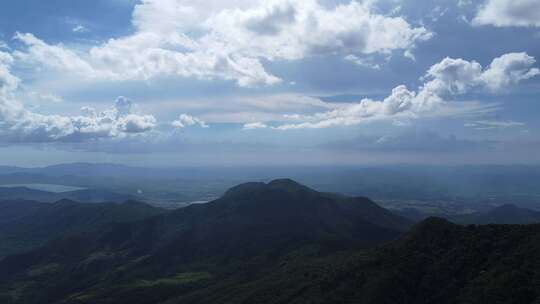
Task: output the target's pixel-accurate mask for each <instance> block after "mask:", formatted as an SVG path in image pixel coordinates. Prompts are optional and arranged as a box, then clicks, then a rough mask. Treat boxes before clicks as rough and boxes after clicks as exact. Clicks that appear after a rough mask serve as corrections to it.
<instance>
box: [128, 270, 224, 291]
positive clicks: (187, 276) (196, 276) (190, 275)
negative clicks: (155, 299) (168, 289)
mask: <svg viewBox="0 0 540 304" xmlns="http://www.w3.org/2000/svg"><path fill="white" fill-rule="evenodd" d="M212 278H213V276H212V275H211V274H210V273H208V272H184V273H179V274H177V275H175V276H174V277H168V278H160V279H156V280H139V281H137V282H136V283H135V284H134V287H135V288H139V287H154V286H158V285H172V286H174V285H184V284H189V283H195V282H198V281H201V280H209V279H212Z"/></svg>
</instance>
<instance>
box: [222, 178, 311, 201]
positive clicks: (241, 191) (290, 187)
mask: <svg viewBox="0 0 540 304" xmlns="http://www.w3.org/2000/svg"><path fill="white" fill-rule="evenodd" d="M268 190H284V191H287V192H295V193H297V192H301V191H306V192H315V190H312V189H310V188H308V187H306V186H304V185H302V184H300V183H298V182H296V181H294V180H292V179H288V178H282V179H275V180H273V181H271V182H269V183H267V184H265V183H263V182H249V183H244V184H240V185H238V186H234V187H232V188H230V189H229V190H228V191H227V192H225V195H224V197H232V196H244V195H250V194H252V193H254V192H258V191H268Z"/></svg>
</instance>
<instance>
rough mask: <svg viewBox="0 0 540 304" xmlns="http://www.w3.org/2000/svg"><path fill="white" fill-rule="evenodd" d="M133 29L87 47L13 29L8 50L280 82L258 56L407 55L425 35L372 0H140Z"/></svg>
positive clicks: (137, 69) (28, 56) (87, 71)
mask: <svg viewBox="0 0 540 304" xmlns="http://www.w3.org/2000/svg"><path fill="white" fill-rule="evenodd" d="M132 22H133V24H134V26H135V28H136V31H135V32H134V33H133V34H131V35H128V36H124V37H120V38H116V39H110V40H109V41H107V42H105V43H103V44H100V45H95V46H93V47H91V48H90V49H89V50H76V49H71V48H69V47H67V46H64V45H61V44H59V45H51V44H48V43H46V42H44V41H43V40H41V39H39V38H37V37H35V36H34V35H32V34H21V33H18V34H17V35H16V36H15V38H16V39H17V40H18V41H19V42H21V43H22V45H23V46H24V47H23V48H21V49H19V50H18V51H17V52H16V53H15V55H16V57H17V58H18V59H20V60H23V61H25V62H29V63H32V64H40V65H43V66H45V67H48V68H51V69H55V70H61V71H64V72H71V73H75V74H77V75H79V76H83V77H87V78H98V79H113V80H133V79H143V80H144V79H151V78H156V77H170V76H179V77H191V78H198V79H225V80H232V81H235V82H236V83H237V84H238V85H239V86H243V87H251V86H258V85H272V84H276V83H279V82H281V79H280V78H279V77H278V76H275V75H273V74H272V73H270V72H268V71H267V70H266V68H265V67H264V64H263V62H264V61H265V60H266V61H276V60H298V59H303V58H306V57H311V56H319V55H327V54H341V55H342V56H347V55H349V56H360V55H363V54H374V53H382V54H390V53H392V52H393V51H396V50H401V51H403V52H406V53H407V54H410V51H411V50H412V49H413V48H415V46H416V45H417V43H418V42H421V41H424V40H427V39H430V38H431V37H432V33H430V32H429V31H428V30H426V29H425V28H424V27H421V26H420V27H413V26H412V25H410V24H409V23H408V22H407V21H406V20H405V19H403V18H402V17H389V16H385V15H380V14H377V13H375V12H373V7H372V1H364V2H356V1H351V2H350V3H348V4H337V5H322V4H320V3H319V2H318V1H316V0H301V1H289V0H271V1H227V2H226V4H225V3H221V4H220V3H210V4H207V3H206V2H205V3H203V2H201V1H198V0H190V1H181V0H143V1H142V2H141V3H140V4H137V5H136V6H135V9H134V12H133V18H132Z"/></svg>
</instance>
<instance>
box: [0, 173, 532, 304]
mask: <svg viewBox="0 0 540 304" xmlns="http://www.w3.org/2000/svg"><path fill="white" fill-rule="evenodd" d="M36 204H39V203H35V202H12V206H11V207H10V206H5V207H4V208H5V210H10V211H9V212H10V213H9V214H6V215H4V216H0V224H2V223H6V222H7V223H8V225H10V223H11V224H12V225H13V226H12V227H15V226H17V224H14V222H13V221H10V219H14V218H15V219H16V218H17V217H18V218H20V219H28V220H27V221H28V224H31V222H32V221H39V220H40V214H42V215H43V216H46V218H47V219H48V220H47V221H50V222H51V223H52V224H49V223H47V224H44V225H43V226H40V225H37V226H33V227H35V228H37V229H42V230H45V227H48V226H51V227H55V226H57V227H66V226H69V225H72V227H73V228H72V229H68V230H66V233H58V235H59V236H58V237H53V238H52V240H49V241H48V242H46V243H44V244H43V245H42V246H38V247H34V248H33V249H31V250H27V251H24V252H23V251H19V253H17V254H12V255H8V256H5V257H4V258H1V259H0V270H1V271H0V302H2V303H8V304H34V303H36V304H37V303H39V304H41V303H47V304H82V303H84V304H106V303H107V304H109V303H111V304H112V303H114V304H123V303H126V304H127V303H129V304H150V303H152V304H155V303H162V304H175V303H201V304H202V303H213V304H214V303H262V304H266V303H276V304H277V303H415V304H416V303H443V304H444V303H463V304H465V303H473V304H474V303H478V304H480V303H516V304H518V303H519V304H521V303H538V302H539V301H540V288H539V287H540V264H539V263H536V261H537V257H538V256H539V254H540V246H539V245H538V244H540V225H480V226H479V225H468V226H462V225H457V224H453V223H451V222H449V221H447V220H444V219H440V218H429V219H427V220H424V221H422V222H421V223H419V224H416V225H414V226H413V224H412V223H411V222H410V221H409V220H406V219H404V218H402V217H400V216H397V215H395V214H393V213H391V212H389V211H388V210H386V209H384V208H381V207H379V206H378V205H377V204H375V203H374V202H373V201H371V200H370V199H368V198H365V197H347V196H343V195H339V194H333V193H325V192H318V191H315V190H313V189H310V188H308V187H306V186H304V185H301V184H298V183H296V182H295V181H292V180H289V179H279V180H274V181H272V182H269V183H262V182H255V183H245V184H241V185H238V186H235V187H233V188H231V189H229V190H228V191H227V192H226V193H225V194H224V195H222V196H221V197H220V198H219V199H217V200H214V201H212V202H210V203H206V204H196V205H191V206H188V207H186V208H182V209H178V210H173V211H164V210H160V209H156V208H152V207H149V206H146V205H144V204H141V203H134V202H131V203H125V204H114V207H110V206H108V205H100V204H97V205H96V204H77V203H74V202H66V201H63V202H58V203H57V204H42V205H36ZM0 206H1V205H0ZM43 206H53V207H55V208H58V209H57V211H55V210H53V209H50V210H49V211H48V213H46V214H45V212H44V211H41V210H40V208H41V207H43ZM66 206H67V207H66ZM96 206H100V207H101V208H121V209H114V210H121V211H119V212H114V211H104V210H108V209H103V210H101V211H95V209H92V208H96ZM17 207H18V209H17ZM80 207H83V208H90V209H87V210H85V211H83V212H75V211H72V212H71V213H69V212H66V211H65V210H66V208H67V209H69V210H79V208H80ZM17 210H19V211H17ZM133 210H139V211H140V212H135V211H133ZM0 214H1V213H0ZM100 214H109V216H107V217H103V216H101V215H100ZM126 214H132V215H133V216H132V218H129V217H127V216H126ZM95 215H97V216H95ZM85 218H86V220H81V219H85ZM76 219H79V220H76ZM15 222H17V220H15ZM62 223H69V224H62ZM75 223H86V224H88V225H87V226H86V224H83V225H81V226H77V225H76V224H75ZM85 226H86V227H85ZM1 230H2V229H0V231H1ZM28 231H32V232H30V233H31V234H34V233H36V232H35V231H36V230H28ZM19 235H20V236H24V235H25V234H24V233H22V234H19Z"/></svg>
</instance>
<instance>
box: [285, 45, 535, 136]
mask: <svg viewBox="0 0 540 304" xmlns="http://www.w3.org/2000/svg"><path fill="white" fill-rule="evenodd" d="M534 63H535V59H534V58H533V57H530V56H528V55H527V54H526V53H509V54H505V55H503V56H501V57H498V58H495V59H494V60H493V61H492V63H491V64H490V66H489V67H487V68H485V69H483V68H482V66H481V65H480V64H479V63H478V62H475V61H466V60H463V59H452V58H445V59H444V60H442V61H441V62H439V63H437V64H435V65H433V66H432V67H431V68H430V69H429V70H428V72H427V73H426V75H425V76H424V77H423V78H422V79H423V80H424V81H425V83H424V84H423V85H422V86H421V87H420V88H419V89H418V90H417V92H415V91H410V90H409V89H407V87H406V86H404V85H401V86H398V87H396V88H394V89H393V90H392V94H390V96H388V97H386V98H385V99H384V100H372V99H367V98H366V99H363V100H362V101H360V102H359V103H355V104H343V105H339V106H338V107H337V108H336V109H333V110H331V111H327V112H320V113H316V114H314V115H308V116H306V115H303V116H300V115H299V116H295V117H297V118H298V120H300V122H297V123H288V124H283V125H281V126H278V127H276V128H277V129H281V130H289V129H305V128H327V127H332V126H349V125H356V124H359V123H362V122H366V121H372V120H377V119H390V120H394V121H397V122H398V123H400V122H402V121H408V120H410V119H415V118H417V117H420V116H433V115H443V114H444V115H450V114H452V115H455V114H456V113H459V112H460V109H455V107H453V106H452V104H451V103H450V102H449V99H451V98H453V97H454V96H456V95H461V94H465V93H467V92H470V91H471V90H473V89H477V90H489V91H498V90H502V89H505V88H507V87H508V86H509V85H512V84H516V83H518V82H519V81H521V80H526V79H529V78H532V77H534V76H536V75H538V74H540V71H539V70H538V69H537V68H532V65H533V64H534ZM464 105H465V103H460V105H459V107H461V111H462V112H464V113H467V112H470V111H473V110H474V111H478V110H481V108H478V107H477V106H476V105H475V104H466V105H467V106H464ZM289 117H293V116H289Z"/></svg>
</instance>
